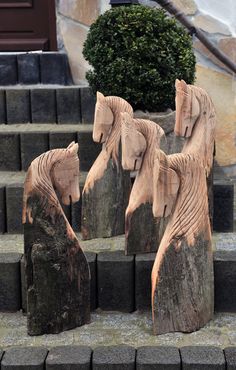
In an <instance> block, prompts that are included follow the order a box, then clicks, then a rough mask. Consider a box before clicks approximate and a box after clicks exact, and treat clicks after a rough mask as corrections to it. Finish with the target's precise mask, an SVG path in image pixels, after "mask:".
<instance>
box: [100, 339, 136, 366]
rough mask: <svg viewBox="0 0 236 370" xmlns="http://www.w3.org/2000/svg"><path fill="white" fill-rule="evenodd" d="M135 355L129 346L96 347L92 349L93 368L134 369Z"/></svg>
mask: <svg viewBox="0 0 236 370" xmlns="http://www.w3.org/2000/svg"><path fill="white" fill-rule="evenodd" d="M135 355H136V351H135V349H134V348H133V347H130V346H124V345H121V346H107V347H97V348H95V349H94V351H93V370H122V369H124V370H135Z"/></svg>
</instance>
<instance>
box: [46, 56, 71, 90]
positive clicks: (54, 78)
mask: <svg viewBox="0 0 236 370" xmlns="http://www.w3.org/2000/svg"><path fill="white" fill-rule="evenodd" d="M39 59H40V71H41V83H42V84H58V85H70V84H71V83H72V81H71V77H70V70H69V64H68V60H67V55H66V54H63V53H42V54H40V55H39Z"/></svg>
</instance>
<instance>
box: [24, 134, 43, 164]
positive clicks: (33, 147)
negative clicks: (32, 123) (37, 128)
mask: <svg viewBox="0 0 236 370" xmlns="http://www.w3.org/2000/svg"><path fill="white" fill-rule="evenodd" d="M47 150H49V138H48V133H47V132H23V133H21V167H22V170H24V171H27V170H28V167H29V165H30V164H31V162H32V161H33V159H35V158H36V157H38V156H39V155H40V154H42V153H44V152H46V151H47Z"/></svg>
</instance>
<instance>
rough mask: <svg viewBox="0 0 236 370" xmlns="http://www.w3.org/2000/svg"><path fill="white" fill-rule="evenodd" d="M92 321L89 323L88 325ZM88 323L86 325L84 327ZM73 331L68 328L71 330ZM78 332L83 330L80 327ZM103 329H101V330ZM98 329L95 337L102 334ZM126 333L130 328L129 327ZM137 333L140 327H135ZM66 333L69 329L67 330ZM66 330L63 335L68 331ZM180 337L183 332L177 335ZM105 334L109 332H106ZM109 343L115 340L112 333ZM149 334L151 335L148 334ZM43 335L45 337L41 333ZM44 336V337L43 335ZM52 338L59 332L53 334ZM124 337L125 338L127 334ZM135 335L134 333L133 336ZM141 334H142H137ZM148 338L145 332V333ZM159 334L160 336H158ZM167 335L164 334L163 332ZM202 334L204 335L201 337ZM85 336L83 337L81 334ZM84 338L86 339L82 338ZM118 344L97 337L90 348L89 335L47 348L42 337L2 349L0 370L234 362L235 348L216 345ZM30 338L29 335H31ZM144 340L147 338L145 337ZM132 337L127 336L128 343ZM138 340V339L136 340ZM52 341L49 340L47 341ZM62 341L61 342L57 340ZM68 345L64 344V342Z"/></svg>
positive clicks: (176, 367) (127, 369) (125, 369)
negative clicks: (75, 343) (102, 341)
mask: <svg viewBox="0 0 236 370" xmlns="http://www.w3.org/2000/svg"><path fill="white" fill-rule="evenodd" d="M91 325H92V324H90V326H91ZM87 327H88V325H86V329H87ZM71 331H73V330H70V332H71ZM77 331H81V332H83V328H80V329H78V330H77ZM103 331H105V332H106V329H103V328H102V329H100V332H103ZM100 332H99V331H98V333H97V334H98V338H100V342H101V335H99V334H100ZM128 332H129V330H128ZM137 332H138V333H141V332H142V330H141V329H140V328H137ZM67 333H68V332H67ZM67 333H65V337H67V336H68V334H67ZM179 335H180V337H182V336H183V335H181V334H179ZM107 336H108V335H107ZM110 336H111V340H110V341H111V342H114V341H116V340H115V339H114V338H113V336H112V335H110ZM149 336H150V337H151V335H149ZM43 337H44V336H43ZM46 337H47V336H46ZM53 337H54V340H56V342H57V338H58V337H60V335H54V336H53ZM124 337H125V338H126V339H128V336H127V333H125V335H124ZM135 337H136V336H135ZM140 337H143V335H140ZM146 337H147V334H146ZM159 337H162V336H159ZM166 337H167V335H166ZM203 337H204V336H203ZM83 338H84V336H83ZM84 339H85V338H84ZM119 339H120V340H121V342H120V343H121V344H118V345H117V344H116V345H112V344H111V342H108V343H107V345H103V346H101V343H99V342H98V340H97V345H98V344H99V345H100V346H99V347H96V346H95V347H96V348H93V349H92V343H94V342H96V340H95V338H91V344H89V345H88V344H87V345H84V344H85V343H86V342H87V341H86V340H85V343H82V345H78V344H77V345H64V346H61V345H60V346H59V347H58V346H57V347H55V348H50V347H49V343H47V344H46V343H44V341H43V340H42V339H41V340H39V341H38V342H40V343H43V345H41V347H39V345H36V346H35V347H32V344H31V345H28V346H23V347H15V348H13V347H10V348H7V349H5V351H3V350H2V351H1V352H0V366H1V368H2V369H4V370H5V369H9V370H10V369H12V370H13V369H37V370H43V369H47V370H51V369H60V370H66V369H81V370H82V369H84V370H85V369H87V370H89V369H91V368H92V369H93V370H113V369H119V370H131V369H132V370H141V369H146V370H151V369H157V370H158V369H160V370H161V369H170V370H180V369H183V370H188V369H212V370H214V369H218V370H223V369H226V367H227V369H229V370H230V369H235V364H236V348H235V347H231V348H219V347H216V346H213V345H212V344H211V345H210V346H209V345H208V346H207V345H206V344H205V343H204V344H202V345H201V346H197V345H195V344H194V345H193V346H191V344H188V346H185V345H183V347H180V348H178V347H177V343H174V341H173V340H172V341H171V343H172V342H173V344H174V345H172V346H170V344H169V343H168V346H167V345H165V346H163V345H162V344H163V343H165V340H164V338H163V343H162V342H161V343H160V344H159V345H156V344H155V345H151V344H149V346H147V345H146V346H143V345H142V346H141V347H139V345H138V344H137V343H135V342H134V344H133V345H132V346H131V345H128V344H127V342H126V344H125V345H124V344H123V341H122V338H119ZM155 339H156V337H154V336H153V338H152V340H150V342H151V343H155V342H156V340H155ZM31 340H32V337H31ZM146 340H147V338H146ZM130 341H131V340H130V339H129V342H130ZM139 342H140V340H139ZM50 343H51V342H50ZM60 344H61V343H60ZM66 344H67V343H66Z"/></svg>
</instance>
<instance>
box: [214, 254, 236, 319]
mask: <svg viewBox="0 0 236 370" xmlns="http://www.w3.org/2000/svg"><path fill="white" fill-rule="evenodd" d="M214 282H215V311H218V312H236V290H235V287H236V251H225V252H216V253H215V259H214Z"/></svg>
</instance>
